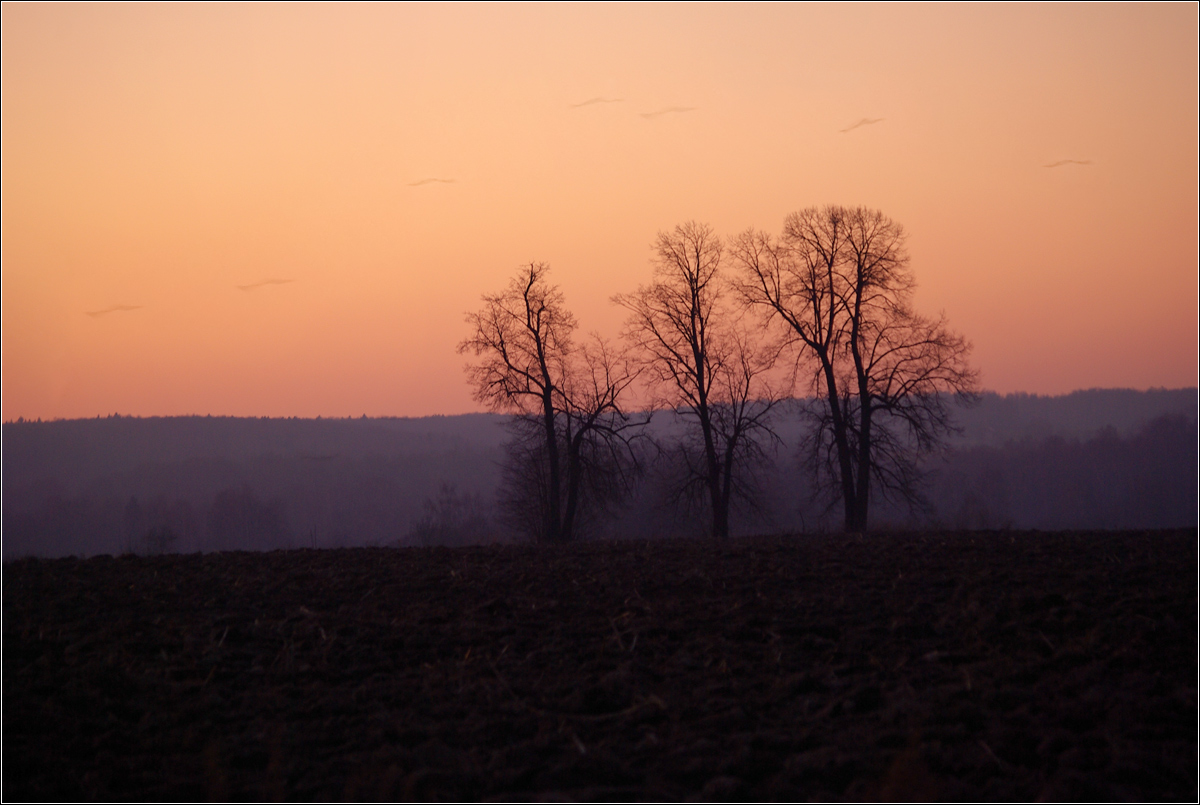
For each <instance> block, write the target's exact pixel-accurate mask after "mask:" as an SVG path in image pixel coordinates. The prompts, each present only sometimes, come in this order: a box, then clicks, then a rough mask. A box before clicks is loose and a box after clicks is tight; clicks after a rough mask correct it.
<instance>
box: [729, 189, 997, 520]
mask: <svg viewBox="0 0 1200 805" xmlns="http://www.w3.org/2000/svg"><path fill="white" fill-rule="evenodd" d="M904 241H905V234H904V229H903V227H901V226H900V225H899V224H897V223H895V222H894V221H892V220H891V219H890V218H887V217H886V216H884V215H883V214H882V213H880V212H877V211H874V210H867V209H863V208H861V207H860V208H854V209H847V208H844V207H833V206H830V207H825V208H823V209H817V208H809V209H806V210H803V211H801V212H798V213H793V214H792V215H790V216H788V218H787V219H786V221H785V222H784V228H783V235H782V236H781V237H780V238H779V239H778V240H775V239H773V238H771V237H770V236H769V235H766V234H763V233H759V232H755V231H753V230H751V231H748V232H746V233H744V234H743V235H741V236H740V237H738V238H737V239H736V240H735V241H734V244H733V247H732V252H733V256H734V259H735V261H736V262H737V263H738V265H739V267H740V269H741V272H740V273H741V281H740V282H739V284H738V289H739V292H740V295H741V297H742V299H743V301H744V302H746V303H747V304H748V305H750V306H752V307H759V308H761V309H765V310H766V311H767V312H768V314H769V315H770V317H771V318H772V319H773V320H774V321H775V322H777V323H778V324H779V325H780V328H781V330H782V331H783V332H785V333H786V334H787V336H788V337H789V338H790V339H791V340H792V343H793V345H794V346H795V347H797V348H798V352H797V355H798V358H799V359H800V361H802V362H803V365H806V366H807V367H808V368H809V369H810V370H811V374H810V381H811V388H812V391H813V392H814V393H815V395H816V404H815V407H814V408H812V409H810V413H811V414H812V415H813V416H814V418H815V422H816V428H815V429H814V431H813V435H812V438H811V440H810V444H809V447H810V448H811V451H810V457H811V458H812V459H813V461H814V463H815V466H816V467H817V468H818V469H820V470H821V471H822V472H821V476H822V477H823V478H824V479H826V480H827V481H828V482H829V484H830V485H831V487H832V490H833V491H834V493H835V494H836V496H837V497H840V498H841V500H842V503H843V508H844V513H845V527H846V530H847V531H862V530H864V529H865V528H866V526H867V516H868V511H869V501H870V492H871V489H872V484H874V488H875V489H876V490H877V491H878V492H880V493H881V494H883V495H885V496H890V497H895V498H899V499H901V500H903V501H905V502H908V503H910V504H912V503H915V502H917V501H918V499H919V493H918V489H917V480H918V479H919V473H918V467H919V459H920V458H921V457H922V456H923V455H925V454H927V453H928V452H930V451H931V450H934V449H936V448H937V447H938V445H939V444H941V442H942V440H943V439H944V437H945V435H946V434H947V433H948V432H949V431H950V430H952V429H953V423H952V421H951V419H950V409H949V405H950V402H951V400H952V399H958V400H959V401H971V400H973V399H974V398H975V396H976V394H977V390H978V374H977V372H975V371H974V370H973V369H971V368H970V366H969V364H968V361H967V359H968V356H969V353H970V349H971V346H970V344H969V343H968V342H967V341H966V340H965V339H964V338H963V337H962V336H961V335H958V334H957V333H954V332H952V331H951V330H950V329H949V327H948V325H947V323H946V319H945V317H944V316H941V317H939V318H937V319H934V320H930V319H926V318H924V317H922V316H920V315H918V314H917V313H916V312H915V311H914V310H913V309H912V306H911V297H912V291H913V288H914V282H913V277H912V272H911V270H910V269H909V258H908V253H907V251H906V250H905V246H904Z"/></svg>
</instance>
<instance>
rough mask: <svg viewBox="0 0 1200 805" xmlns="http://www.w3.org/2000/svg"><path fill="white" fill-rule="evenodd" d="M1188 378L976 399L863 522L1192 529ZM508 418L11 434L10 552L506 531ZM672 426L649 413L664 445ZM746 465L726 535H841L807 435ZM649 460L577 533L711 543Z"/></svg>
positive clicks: (91, 425) (786, 421)
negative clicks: (502, 488)
mask: <svg viewBox="0 0 1200 805" xmlns="http://www.w3.org/2000/svg"><path fill="white" fill-rule="evenodd" d="M1196 412H1197V391H1196V389H1194V388H1192V389H1181V390H1152V391H1148V392H1137V391H1129V390H1091V391H1080V392H1075V393H1073V394H1070V395H1065V396H1061V397H1039V396H1029V395H1008V396H1003V397H1001V396H998V395H995V394H986V395H984V396H983V399H982V400H981V402H980V403H979V405H977V406H975V407H974V408H968V409H958V411H957V414H956V415H957V417H958V421H959V425H960V426H961V427H962V433H961V434H959V435H958V436H956V437H954V438H953V439H952V440H951V445H950V447H949V449H948V450H947V451H946V453H945V454H944V455H943V456H941V457H939V458H937V459H935V460H933V461H932V462H930V463H929V465H928V467H927V469H928V470H929V471H930V475H929V478H928V480H927V483H926V485H925V487H924V491H925V495H926V505H925V506H924V507H923V508H922V509H919V510H916V511H913V510H910V509H908V508H906V507H899V506H897V505H889V504H888V503H887V502H886V501H877V504H876V505H877V508H876V509H875V514H874V516H873V519H872V527H873V528H877V529H882V528H914V527H945V528H971V529H1005V528H1015V529H1047V530H1048V529H1098V528H1099V529H1118V528H1120V529H1137V528H1165V527H1177V526H1187V525H1195V523H1196V504H1197V497H1196V488H1197V471H1196V468H1197V452H1196V444H1197V429H1196V421H1197V419H1196ZM508 421H509V418H508V417H506V416H502V415H491V414H469V415H463V416H452V417H427V418H421V419H378V418H375V419H371V418H365V417H364V418H360V419H265V418H264V419H252V418H234V417H171V418H146V419H141V418H132V417H118V416H112V417H107V418H100V419H89V420H62V421H53V422H25V421H18V422H8V423H5V424H4V425H3V471H4V473H3V512H4V520H3V556H4V558H5V559H6V560H7V559H12V558H17V557H21V556H30V555H32V556H44V557H57V556H66V555H79V556H89V555H94V554H103V553H110V554H119V553H123V552H130V551H132V552H136V553H157V552H193V551H205V552H207V551H219V550H271V549H278V548H308V547H315V548H323V547H347V546H361V545H431V544H444V545H462V544H471V543H485V542H496V541H518V540H520V539H522V537H521V536H520V535H519V534H517V533H514V532H513V531H512V529H511V528H508V527H506V526H505V525H504V524H503V523H502V522H501V519H500V518H499V517H498V511H497V487H498V484H499V482H500V464H501V462H502V460H503V445H504V443H505V442H506V441H507V440H508V439H509V436H510V434H509V431H508V430H507V428H506V423H507V422H508ZM677 427H678V425H677V423H675V422H674V421H673V419H672V415H671V414H670V413H669V412H667V413H659V414H657V415H656V416H655V418H654V420H653V421H652V422H651V425H650V431H651V432H652V433H654V434H656V435H657V436H658V437H660V438H665V437H667V436H669V435H670V434H671V433H672V431H673V429H675V428H677ZM777 427H778V432H779V434H780V436H781V438H782V440H783V444H782V445H781V446H779V447H778V448H777V449H776V450H775V451H774V455H775V462H774V465H773V466H770V467H763V468H761V469H760V472H759V473H758V482H759V489H760V492H759V497H758V508H757V510H747V509H745V508H743V510H741V511H737V512H735V513H734V517H733V519H732V523H731V526H732V530H733V533H735V534H751V533H780V532H796V533H799V532H813V531H821V530H834V529H836V528H838V527H840V522H839V521H838V519H837V517H836V514H837V512H836V511H835V510H833V509H830V508H828V507H827V502H826V501H819V500H818V501H814V500H811V499H810V495H809V491H810V490H809V489H808V485H807V482H806V479H805V476H804V475H803V473H802V471H801V468H800V465H799V461H798V458H797V445H798V443H799V440H800V438H801V437H802V435H803V429H802V426H801V424H800V420H799V419H798V418H797V417H796V416H795V415H794V413H793V412H791V411H785V412H784V413H783V414H781V416H780V418H779V421H778V426H777ZM661 463H662V460H661V458H660V459H659V460H657V461H656V460H655V459H654V457H653V455H651V454H649V453H648V454H647V457H646V467H645V472H644V474H643V475H642V476H641V478H640V480H639V482H638V484H637V486H636V487H635V489H634V491H633V493H632V494H631V495H630V496H629V497H628V498H627V499H626V500H625V501H624V502H623V503H622V504H621V505H619V506H617V507H615V508H614V509H613V510H611V511H610V512H609V516H607V517H595V518H593V519H592V521H591V522H590V523H588V524H587V528H586V529H585V532H584V533H585V536H586V537H589V538H598V537H613V538H655V537H679V536H703V535H705V534H706V533H707V531H706V529H705V520H704V514H703V513H702V512H695V511H691V512H689V511H688V510H686V509H685V508H681V507H679V506H678V505H676V504H674V503H673V502H672V501H671V500H669V499H668V497H667V495H666V493H665V488H664V483H663V480H662V474H663V473H662V472H661V469H662V468H661V466H659V465H660V464H661Z"/></svg>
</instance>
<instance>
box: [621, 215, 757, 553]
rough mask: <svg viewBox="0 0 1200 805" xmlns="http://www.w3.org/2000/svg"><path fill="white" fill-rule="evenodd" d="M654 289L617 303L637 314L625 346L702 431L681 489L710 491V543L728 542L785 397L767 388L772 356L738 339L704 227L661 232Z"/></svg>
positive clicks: (689, 446) (712, 241) (718, 249)
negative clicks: (733, 511) (749, 473)
mask: <svg viewBox="0 0 1200 805" xmlns="http://www.w3.org/2000/svg"><path fill="white" fill-rule="evenodd" d="M654 248H655V263H654V275H653V280H652V282H651V283H650V284H649V285H643V286H641V287H639V288H638V290H637V291H636V292H634V293H631V294H620V295H618V296H616V297H614V298H613V301H614V302H616V303H617V304H619V305H621V306H623V307H625V308H626V309H627V310H629V312H630V317H629V319H628V322H627V324H626V329H625V336H626V338H627V340H628V341H629V342H630V343H631V344H632V345H633V346H634V348H635V349H636V350H637V353H638V355H639V356H640V358H639V359H640V360H641V362H642V364H643V366H644V367H645V368H646V369H647V370H648V372H649V374H650V377H651V378H652V379H653V381H655V382H656V385H657V387H658V389H659V391H660V393H661V395H662V396H661V398H660V399H659V400H658V401H657V404H658V405H662V406H665V407H669V408H672V409H674V410H676V411H677V412H678V413H680V414H681V415H683V416H685V417H686V418H687V419H689V420H690V421H691V422H692V423H693V424H694V425H695V430H694V431H693V440H692V441H691V442H685V443H684V444H683V445H681V447H680V459H681V463H682V466H683V468H684V471H685V477H684V479H683V482H684V483H683V489H684V490H685V491H686V490H687V489H693V490H694V489H699V490H703V492H702V493H703V495H704V497H706V498H707V501H706V502H707V504H708V506H709V508H710V510H711V513H712V533H713V536H714V537H715V538H717V539H721V538H725V537H728V536H729V514H730V507H731V503H732V501H733V500H734V499H735V497H737V496H739V495H740V494H741V493H745V492H746V491H747V489H746V485H745V483H744V482H745V480H746V476H745V474H744V473H745V470H746V468H747V465H748V463H749V462H750V461H751V460H752V459H754V458H756V457H759V456H760V451H761V449H762V443H761V440H762V439H763V438H764V437H766V438H774V434H773V432H772V431H771V429H770V415H771V412H772V408H773V407H774V406H775V404H776V402H777V401H778V397H777V395H775V393H774V392H773V390H772V389H771V388H770V386H769V384H768V383H767V382H766V372H767V371H768V370H769V369H770V368H771V366H772V365H773V363H774V354H773V353H772V351H771V350H769V349H763V348H761V346H760V345H759V344H758V343H757V342H756V341H755V339H754V338H753V337H752V336H750V335H749V334H747V333H738V332H737V330H736V322H735V321H734V319H735V318H736V313H737V311H736V310H734V309H733V308H732V307H731V306H730V305H729V304H728V303H727V300H726V298H725V297H726V296H727V294H726V287H725V285H724V279H723V278H722V276H721V260H722V252H723V246H722V243H721V240H720V238H719V237H717V236H716V235H715V234H714V233H713V231H712V229H711V228H709V227H708V226H706V225H703V224H698V223H696V222H688V223H686V224H683V225H680V226H677V227H675V229H674V231H672V232H669V233H668V232H660V233H659V235H658V240H657V241H656V243H655V246H654Z"/></svg>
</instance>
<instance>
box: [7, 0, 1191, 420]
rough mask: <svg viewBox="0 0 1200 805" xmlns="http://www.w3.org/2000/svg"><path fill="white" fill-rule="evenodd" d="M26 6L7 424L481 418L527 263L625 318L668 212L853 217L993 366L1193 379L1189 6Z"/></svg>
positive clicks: (13, 83)
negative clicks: (485, 305)
mask: <svg viewBox="0 0 1200 805" xmlns="http://www.w3.org/2000/svg"><path fill="white" fill-rule="evenodd" d="M2 13H3V418H4V419H5V420H12V419H15V418H17V417H19V416H23V417H25V418H36V417H42V418H54V417H89V416H96V415H102V414H109V413H113V412H119V413H122V414H135V415H142V416H148V415H173V414H193V413H195V414H210V413H211V414H226V415H239V416H250V415H253V416H316V415H322V416H347V415H353V416H357V415H360V414H367V415H370V416H379V415H401V416H421V415H427V414H435V413H443V414H452V413H461V412H466V411H472V410H479V406H478V404H476V403H475V402H473V401H472V399H471V391H470V388H469V387H468V385H467V382H466V379H465V376H464V374H463V370H462V369H463V365H464V362H465V359H464V358H463V357H462V356H459V355H458V354H457V353H456V352H455V346H456V344H457V343H458V342H459V341H460V340H462V339H463V338H464V337H465V336H466V334H467V332H466V325H465V323H464V321H463V316H464V314H465V313H466V312H467V311H468V310H474V309H477V308H478V307H479V297H480V294H482V293H485V292H494V291H498V290H500V289H501V288H503V287H504V286H505V285H506V284H507V282H508V280H509V278H510V277H511V276H512V275H513V273H514V272H515V270H516V269H517V267H518V266H519V265H520V264H521V263H523V262H524V263H528V262H529V261H531V260H538V261H546V262H548V263H550V265H551V268H552V277H553V279H554V280H555V281H556V282H557V283H558V284H559V285H561V287H562V289H563V291H564V293H565V294H566V298H567V302H568V304H569V306H570V307H571V309H572V310H573V311H574V312H575V314H576V316H577V317H578V319H579V320H580V323H581V325H582V329H583V330H593V329H594V330H598V331H600V332H601V333H604V334H606V335H610V336H612V335H616V333H617V332H618V331H619V328H620V324H621V321H622V319H623V311H621V310H620V309H619V308H616V307H615V306H613V305H611V304H610V303H609V298H610V297H611V296H612V295H613V294H614V293H618V292H622V291H630V290H633V289H634V288H635V287H636V286H637V285H638V284H639V283H643V282H646V281H647V280H648V278H649V272H650V263H649V258H650V243H651V242H652V240H653V239H654V237H655V234H656V232H657V231H658V230H660V229H670V228H672V227H673V226H674V225H676V224H678V223H681V222H683V221H686V220H688V219H696V220H699V221H703V222H706V223H708V224H710V225H712V226H713V227H714V228H715V229H716V230H717V231H718V232H720V233H722V234H725V235H733V234H736V233H738V232H740V231H742V230H744V229H745V228H747V227H750V226H754V227H756V228H759V229H765V230H768V231H771V232H778V231H779V229H780V227H781V224H782V221H783V218H784V217H785V216H786V215H787V214H788V213H790V212H792V211H795V210H798V209H801V208H804V207H808V206H812V205H823V204H829V203H834V204H845V205H865V206H869V207H874V208H878V209H880V210H882V211H883V212H884V213H886V214H887V215H889V216H891V217H892V218H893V219H895V220H897V221H899V222H901V223H902V224H903V225H904V226H905V228H906V229H907V231H908V232H909V250H910V253H911V256H912V267H913V271H914V273H915V275H916V278H917V281H918V283H919V288H918V290H917V296H916V306H917V308H918V309H919V310H921V311H924V312H926V313H930V314H932V313H936V312H937V311H939V310H945V312H946V313H947V315H948V316H949V319H950V322H951V324H952V325H953V326H954V327H955V328H956V329H958V330H960V331H962V332H963V333H964V334H966V335H967V337H968V338H970V339H971V340H972V341H973V342H974V344H975V352H974V362H975V365H977V366H978V367H979V368H980V370H981V372H982V381H983V385H984V387H985V388H988V389H992V390H995V391H999V392H1002V393H1005V392H1012V391H1026V392H1031V393H1039V394H1058V393H1065V392H1068V391H1071V390H1074V389H1078V388H1090V387H1132V388H1147V387H1152V386H1166V387H1180V386H1193V385H1196V382H1197V6H1196V5H1195V4H1193V3H1180V4H1172V5H1097V6H1093V5H1068V6H1058V5H1040V4H1039V5H1024V4H1021V5H970V6H957V7H955V6H951V7H945V6H937V7H934V6H932V5H921V6H902V7H894V6H886V7H885V6H866V5H855V6H831V5H817V6H795V5H785V6H781V5H770V6H749V7H747V6H744V5H738V6H736V7H735V6H720V5H718V6H714V5H703V6H682V5H670V6H654V5H651V6H644V5H635V6H627V5H619V6H608V5H587V6H575V5H571V6H551V7H543V6H499V7H497V6H457V5H456V6H430V5H403V6H382V7H381V6H376V5H371V6H351V7H343V6H336V7H334V6H324V5H317V6H312V5H304V6H277V5H271V6H262V5H260V6H255V5H249V6H247V5H240V4H232V5H226V4H200V5H176V4H171V5H58V4H45V5H41V4H39V5H32V4H29V5H27V4H19V3H5V4H4V6H3V11H2ZM594 98H602V99H611V100H612V102H595V103H590V104H585V103H584V102H586V101H588V100H590V99H594ZM616 99H619V100H616ZM664 110H666V111H664ZM672 110H674V111H672ZM682 110H686V111H682ZM657 112H662V113H661V114H654V113H657ZM864 119H878V122H875V123H871V124H868V125H861V126H858V127H857V128H851V127H852V126H853V125H854V124H855V123H856V122H858V121H861V120H864ZM846 129H850V130H848V131H847V130H846ZM1064 160H1075V162H1067V163H1065V164H1060V165H1058V166H1057V167H1045V166H1047V165H1052V164H1054V163H1057V162H1061V161H1064ZM1079 163H1087V164H1079ZM427 179H439V180H453V181H434V182H424V181H423V180H427ZM271 280H275V281H281V280H290V282H271V283H269V282H268V281H271Z"/></svg>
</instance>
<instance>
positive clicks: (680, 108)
mask: <svg viewBox="0 0 1200 805" xmlns="http://www.w3.org/2000/svg"><path fill="white" fill-rule="evenodd" d="M695 108H696V107H694V106H668V107H667V108H666V109H659V110H658V111H657V112H642V113H641V115H642V117H644V118H646V119H647V120H653V119H654V118H656V117H659V116H660V115H669V114H671V113H672V112H691V111H692V110H694V109H695Z"/></svg>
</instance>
